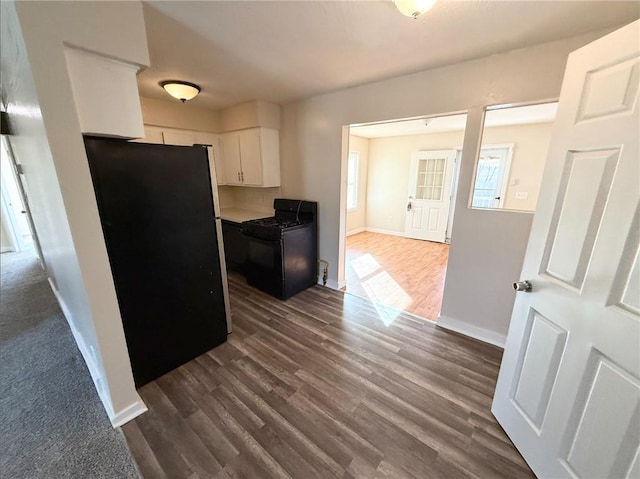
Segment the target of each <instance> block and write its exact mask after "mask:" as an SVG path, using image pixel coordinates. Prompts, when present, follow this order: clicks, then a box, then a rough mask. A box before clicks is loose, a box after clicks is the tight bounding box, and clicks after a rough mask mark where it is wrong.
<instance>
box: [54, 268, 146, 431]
mask: <svg viewBox="0 0 640 479" xmlns="http://www.w3.org/2000/svg"><path fill="white" fill-rule="evenodd" d="M47 280H48V281H49V286H51V291H53V294H54V296H55V297H56V299H57V300H58V304H59V305H60V309H61V310H62V314H63V315H64V317H65V319H66V320H67V324H69V329H71V334H73V338H74V339H75V341H76V345H77V346H78V349H79V350H80V354H82V357H83V358H84V362H85V364H86V365H87V369H88V370H89V374H90V375H91V380H92V381H93V384H94V386H95V388H96V391H97V392H98V397H100V401H101V402H102V405H103V406H104V409H105V411H106V412H107V415H108V416H109V420H110V421H111V424H112V425H113V427H119V426H122V425H123V424H125V423H126V422H128V421H130V420H131V419H133V418H135V417H137V416H139V415H140V414H142V413H143V412H145V411H147V406H145V404H144V402H143V401H142V399H141V398H140V396H139V395H138V393H136V400H135V401H134V402H133V404H130V405H129V406H127V407H125V408H124V409H122V410H120V411H114V410H113V405H112V404H111V398H110V397H109V393H108V391H107V390H106V387H105V384H104V378H103V375H102V372H101V371H100V369H99V368H98V365H97V364H96V361H95V359H94V357H93V354H91V351H90V350H91V349H93V348H91V347H87V343H86V342H85V340H84V338H83V337H82V335H81V334H80V333H79V332H78V330H77V329H76V327H75V326H74V324H73V320H72V315H71V311H69V308H68V307H67V305H66V303H65V302H64V300H63V299H62V296H60V293H59V291H58V289H57V288H56V287H55V286H54V284H53V281H52V280H51V278H47Z"/></svg>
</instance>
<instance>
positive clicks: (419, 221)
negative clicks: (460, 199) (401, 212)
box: [405, 150, 456, 243]
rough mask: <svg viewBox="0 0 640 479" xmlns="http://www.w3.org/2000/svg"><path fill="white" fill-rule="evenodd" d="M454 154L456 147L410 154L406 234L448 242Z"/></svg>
mask: <svg viewBox="0 0 640 479" xmlns="http://www.w3.org/2000/svg"><path fill="white" fill-rule="evenodd" d="M455 158H456V152H455V150H437V151H418V152H415V153H413V154H412V155H411V169H410V171H409V198H408V201H407V213H406V223H405V235H406V236H407V237H409V238H415V239H422V240H429V241H437V242H440V243H444V242H445V238H446V235H447V219H448V216H449V206H450V204H451V179H452V174H453V165H454V162H455Z"/></svg>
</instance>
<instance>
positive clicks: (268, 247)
mask: <svg viewBox="0 0 640 479" xmlns="http://www.w3.org/2000/svg"><path fill="white" fill-rule="evenodd" d="M245 238H246V240H247V263H246V278H247V283H249V284H250V285H251V286H253V287H254V288H258V289H259V290H261V291H264V292H265V293H268V294H270V295H272V296H275V297H276V298H281V299H282V298H283V291H284V271H283V268H282V264H283V262H282V258H283V254H282V250H283V248H282V239H277V240H265V239H261V238H256V237H254V236H247V235H245Z"/></svg>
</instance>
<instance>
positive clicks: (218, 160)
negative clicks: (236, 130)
mask: <svg viewBox="0 0 640 479" xmlns="http://www.w3.org/2000/svg"><path fill="white" fill-rule="evenodd" d="M131 141H134V142H137V143H154V144H159V145H178V146H192V145H211V147H212V150H210V158H209V161H212V162H213V164H214V165H215V174H216V180H217V184H218V186H221V185H226V184H227V183H226V182H225V174H224V164H223V163H222V152H221V151H220V139H219V135H217V134H215V133H207V132H203V131H191V130H180V129H177V128H164V127H161V126H151V125H145V126H144V138H140V139H136V140H131ZM211 155H213V158H211Z"/></svg>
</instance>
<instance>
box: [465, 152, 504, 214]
mask: <svg viewBox="0 0 640 479" xmlns="http://www.w3.org/2000/svg"><path fill="white" fill-rule="evenodd" d="M511 150H512V147H511V146H496V147H493V146H492V147H483V148H482V149H481V150H480V156H479V158H478V167H477V168H476V180H475V182H474V187H473V196H472V199H471V206H472V207H474V208H501V207H502V204H503V203H504V195H505V191H506V187H507V177H508V175H509V163H510V160H511Z"/></svg>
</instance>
